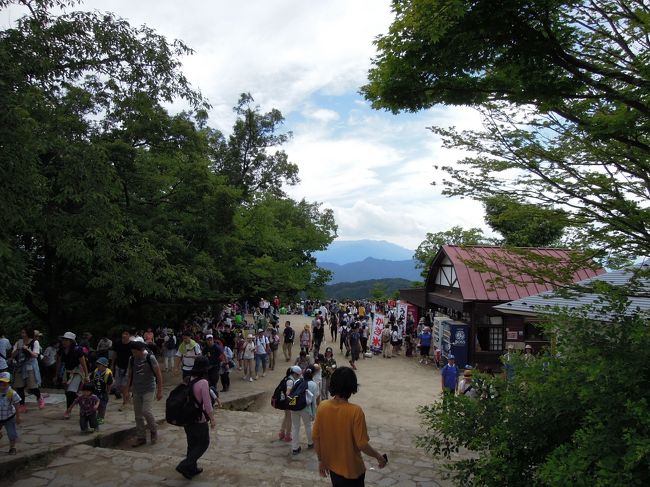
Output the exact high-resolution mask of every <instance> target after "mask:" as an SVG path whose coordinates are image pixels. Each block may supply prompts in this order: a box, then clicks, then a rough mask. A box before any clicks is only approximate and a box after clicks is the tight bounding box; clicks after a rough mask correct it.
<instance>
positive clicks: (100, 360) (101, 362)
mask: <svg viewBox="0 0 650 487" xmlns="http://www.w3.org/2000/svg"><path fill="white" fill-rule="evenodd" d="M97 363H98V364H99V365H103V366H104V367H108V359H107V358H106V357H99V358H98V359H97Z"/></svg>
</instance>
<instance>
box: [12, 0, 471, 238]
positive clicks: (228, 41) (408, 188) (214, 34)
mask: <svg viewBox="0 0 650 487" xmlns="http://www.w3.org/2000/svg"><path fill="white" fill-rule="evenodd" d="M390 5H391V1H390V0H355V1H349V0H328V1H326V2H304V1H299V0H274V1H268V0H247V1H243V2H230V1H226V0H217V1H212V2H206V1H198V0H186V1H185V2H178V1H172V0H156V1H154V0H138V1H137V2H134V1H132V0H111V1H110V2H106V1H105V0H90V1H86V2H85V3H83V4H82V5H81V6H80V7H77V8H85V9H89V10H93V9H96V10H100V11H104V10H110V11H113V12H116V13H117V14H118V15H120V16H122V17H124V18H125V19H127V20H129V21H130V22H131V24H132V25H141V24H147V25H148V26H150V27H152V28H153V29H154V30H156V31H157V32H159V33H161V34H163V35H165V36H167V37H168V38H170V39H173V38H178V39H182V40H183V41H185V42H186V43H187V44H188V45H189V46H190V47H191V48H193V49H194V50H195V55H193V56H190V57H187V58H185V59H184V60H183V62H184V72H185V74H186V76H187V77H188V79H189V80H190V81H191V83H192V84H193V85H194V86H195V87H196V88H198V89H200V90H201V91H202V93H203V94H204V95H206V96H207V98H208V99H209V101H210V102H211V104H212V106H213V109H212V110H211V113H210V124H211V125H213V126H215V127H216V128H219V129H221V130H222V131H224V132H226V133H228V132H229V130H230V127H231V125H232V122H233V120H234V114H233V112H232V107H233V106H234V105H235V103H236V102H237V100H238V98H239V94H240V93H241V92H251V94H252V95H253V96H254V97H255V100H256V102H257V103H258V104H259V105H260V106H261V108H262V109H263V110H265V111H266V110H269V109H271V108H278V109H280V110H281V111H282V112H283V114H284V115H285V117H287V118H291V120H294V119H295V120H299V122H298V123H294V124H293V125H292V126H289V125H288V124H287V125H285V127H284V128H285V129H286V130H291V131H293V132H294V139H293V140H292V141H291V142H290V143H289V144H288V145H287V147H286V151H287V153H288V154H289V157H290V160H291V161H293V162H296V163H297V164H298V165H299V167H300V178H301V181H302V182H301V183H300V184H299V185H298V186H296V187H291V188H287V191H288V193H289V194H290V195H291V196H292V197H295V198H303V197H304V198H306V199H307V200H310V201H321V202H324V204H325V205H326V206H327V207H330V208H332V209H333V210H334V213H335V216H336V219H337V222H338V224H339V234H340V236H341V237H342V238H345V239H356V238H372V239H383V240H388V241H391V242H395V243H398V244H401V245H404V246H406V247H409V248H413V249H414V248H415V247H416V246H417V245H418V244H419V243H420V242H421V241H422V240H423V239H424V236H425V235H426V233H427V232H436V231H441V230H446V229H448V228H450V227H451V226H453V225H462V226H466V227H469V226H482V216H483V210H482V208H481V206H480V205H479V204H477V203H476V202H473V201H469V200H460V199H448V198H445V197H443V196H441V194H440V192H441V188H440V187H439V186H432V185H431V182H432V181H434V180H436V181H440V180H441V179H442V175H441V174H440V173H439V172H436V171H435V170H434V168H433V166H434V165H451V164H453V163H454V161H456V160H457V159H459V158H461V157H462V154H461V153H460V152H459V151H450V150H444V149H443V148H442V147H441V143H440V141H439V140H438V139H437V138H436V137H435V136H434V135H433V134H432V133H431V132H430V131H428V130H427V129H426V127H428V126H431V125H434V124H439V125H443V126H452V125H453V126H457V127H458V128H472V129H475V128H478V127H480V119H479V117H478V115H477V114H476V113H475V112H474V111H472V110H470V109H465V108H458V107H436V108H434V109H431V110H427V111H425V112H422V113H418V114H402V115H397V116H390V115H387V114H386V113H383V112H376V111H372V110H370V109H369V104H368V102H366V101H364V100H363V99H361V97H359V96H358V95H356V93H357V91H358V89H359V87H360V86H361V85H363V84H364V83H365V82H366V73H367V71H368V68H369V67H370V59H371V58H372V57H373V55H374V53H375V47H374V45H373V44H372V41H373V39H374V38H375V37H376V36H377V35H378V34H380V33H383V32H386V31H387V29H388V26H389V25H390V22H391V21H392V14H391V12H390ZM15 18H16V15H13V16H11V15H9V14H7V13H6V12H3V17H2V18H1V19H0V21H2V22H3V24H4V25H7V24H8V23H9V22H10V21H11V20H15ZM337 97H338V98H337ZM339 99H340V100H342V101H341V102H340V103H333V104H331V105H330V104H329V103H330V102H331V101H332V100H334V101H336V100H339Z"/></svg>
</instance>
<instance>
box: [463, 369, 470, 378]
mask: <svg viewBox="0 0 650 487" xmlns="http://www.w3.org/2000/svg"><path fill="white" fill-rule="evenodd" d="M471 376H472V371H471V370H466V371H465V372H463V377H471Z"/></svg>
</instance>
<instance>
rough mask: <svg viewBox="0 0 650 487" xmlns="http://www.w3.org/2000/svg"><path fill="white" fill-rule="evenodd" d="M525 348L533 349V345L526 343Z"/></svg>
mask: <svg viewBox="0 0 650 487" xmlns="http://www.w3.org/2000/svg"><path fill="white" fill-rule="evenodd" d="M524 348H527V349H529V350H532V349H533V346H532V345H530V344H528V345H526V346H525V347H524Z"/></svg>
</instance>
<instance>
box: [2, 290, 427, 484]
mask: <svg viewBox="0 0 650 487" xmlns="http://www.w3.org/2000/svg"><path fill="white" fill-rule="evenodd" d="M289 308H290V309H292V310H295V311H299V312H300V313H308V314H309V316H310V324H307V325H305V326H301V327H300V329H296V330H294V328H293V326H292V324H291V320H290V319H289V320H286V321H284V322H283V323H280V314H281V313H280V312H281V311H282V307H281V304H280V303H279V299H278V298H277V297H275V298H274V299H273V300H270V301H269V300H266V299H263V300H261V301H260V302H259V305H258V306H256V307H250V306H248V305H247V304H245V305H244V306H242V305H239V304H233V305H228V306H225V307H224V308H223V310H222V311H221V312H220V313H219V314H218V316H213V315H211V314H210V313H205V314H201V315H196V316H193V317H191V318H190V319H188V320H186V321H184V322H182V323H180V324H179V325H178V326H175V327H158V328H147V329H143V330H137V329H131V328H124V329H123V330H122V331H121V333H120V335H119V336H114V337H108V336H103V337H100V338H99V339H98V340H95V339H94V337H93V336H92V335H91V334H90V333H88V332H84V333H82V334H81V335H80V336H78V335H77V334H76V333H75V332H73V331H67V332H65V333H64V334H62V335H61V336H59V337H57V338H56V339H54V340H49V342H48V345H47V347H45V348H42V347H41V344H40V342H39V340H40V339H42V336H41V334H40V333H39V332H38V331H37V330H31V329H28V328H26V329H23V330H21V332H20V337H19V338H18V339H17V340H16V341H15V343H13V344H12V343H11V342H10V340H9V339H8V338H7V337H5V336H4V335H2V337H1V338H0V426H2V427H4V429H5V431H6V432H7V436H8V439H9V442H10V450H9V453H10V454H15V453H16V439H17V437H18V432H17V425H18V424H19V423H20V421H21V416H22V415H24V414H25V413H27V405H26V403H25V397H26V395H27V394H32V395H33V396H34V397H35V398H36V404H37V407H38V408H41V409H42V408H44V407H45V400H44V395H43V394H42V393H41V387H42V386H47V387H48V388H51V387H59V388H62V389H63V390H64V393H65V397H66V408H65V411H64V412H63V417H64V419H69V418H70V417H71V415H72V413H73V411H74V410H75V408H77V409H78V413H79V428H80V430H81V431H82V432H86V433H92V432H97V431H99V430H100V428H102V424H104V423H105V422H106V421H108V420H109V417H110V414H108V415H107V412H109V411H110V407H109V398H111V397H112V396H114V397H115V400H116V402H117V404H116V405H115V406H114V407H117V408H118V409H119V410H120V411H124V410H125V409H131V408H132V409H133V415H134V419H135V425H136V436H135V438H134V439H133V442H132V443H131V445H132V446H133V447H138V446H140V445H144V444H146V443H151V444H154V443H156V441H157V436H158V433H157V431H158V427H157V424H156V421H155V418H154V415H153V404H154V401H156V400H161V399H162V398H163V380H164V379H163V377H164V374H166V373H174V372H178V373H179V374H180V375H181V377H182V378H183V380H185V381H186V382H188V383H189V382H190V381H191V384H192V393H193V394H194V395H195V397H196V399H197V403H199V404H202V405H203V407H204V409H205V410H204V411H203V414H202V416H201V419H200V420H197V421H196V423H197V424H193V425H191V426H186V427H185V432H186V436H187V442H188V450H187V458H186V459H185V460H183V462H181V463H180V464H179V465H178V467H177V470H178V472H179V473H180V474H182V475H183V476H185V477H186V478H192V477H194V476H195V475H198V474H199V473H200V468H199V467H198V465H197V460H198V459H199V458H200V457H201V455H202V454H203V453H204V452H205V450H206V449H207V447H208V445H209V430H208V424H209V423H210V426H211V427H214V415H213V408H215V407H219V406H220V405H221V402H220V397H219V395H220V392H224V391H228V389H229V387H230V384H231V375H233V374H236V376H237V377H239V378H240V379H241V380H243V381H245V382H247V383H251V382H254V381H260V380H264V378H265V377H266V375H267V371H268V370H274V369H275V368H276V367H278V365H279V364H278V361H279V360H280V361H281V360H282V358H284V362H285V367H287V369H286V374H285V375H286V376H285V379H284V388H285V390H284V393H285V394H287V395H291V394H292V392H295V388H296V387H303V388H304V393H305V395H306V396H307V397H309V400H308V401H306V405H305V407H304V408H303V409H301V410H296V411H293V410H292V411H289V410H286V411H285V412H284V416H283V418H282V422H281V425H280V429H279V433H278V436H279V439H280V440H283V441H285V442H287V443H290V444H291V452H292V454H294V455H297V454H299V453H300V452H301V450H302V446H301V444H300V441H299V439H300V430H301V429H302V428H304V430H305V436H306V439H307V445H306V446H307V448H308V449H311V448H314V449H315V451H316V453H317V454H318V455H319V458H321V471H322V472H323V471H324V470H327V471H328V472H330V475H331V477H332V479H333V481H334V479H352V478H354V479H359V478H360V479H361V482H362V481H363V478H362V469H361V467H360V465H361V466H362V465H363V463H362V462H361V463H359V462H360V458H361V457H360V453H359V452H360V451H363V452H365V453H367V454H369V455H371V456H373V457H375V458H377V460H378V462H379V465H380V466H383V465H385V460H384V458H383V457H382V456H380V455H379V454H377V452H376V451H374V450H373V449H372V447H370V446H369V445H368V439H367V432H366V431H365V420H364V422H363V427H361V426H360V425H361V423H359V414H361V416H362V413H359V410H358V409H357V408H358V406H355V407H350V408H348V406H346V404H348V403H347V400H348V399H349V397H350V395H351V394H352V393H354V392H356V385H354V384H356V375H354V370H356V369H357V366H358V363H359V361H360V360H363V359H364V358H366V357H368V356H370V354H371V353H373V352H374V353H375V354H377V353H382V352H383V356H384V357H386V358H390V357H392V356H394V355H400V354H402V347H403V346H404V342H405V341H406V342H407V346H406V352H405V355H407V356H412V355H413V347H412V346H410V345H409V343H410V342H411V340H414V341H415V340H419V342H420V344H421V347H420V348H421V350H422V356H423V358H424V357H426V358H427V359H428V355H429V351H428V349H427V348H426V347H427V346H430V342H429V345H427V333H430V332H429V331H428V330H427V328H426V327H425V326H424V322H423V321H422V323H419V324H418V325H415V324H414V323H413V320H412V317H410V316H409V319H407V322H406V323H405V322H404V321H403V320H398V319H397V318H396V316H395V313H394V312H393V310H392V308H391V307H390V306H389V305H385V304H380V303H370V302H348V303H337V302H319V301H303V302H301V303H299V304H296V305H290V306H289ZM246 310H248V311H249V312H251V315H252V319H251V315H248V316H247V315H245V314H244V311H246ZM376 313H381V314H386V316H387V317H388V318H387V324H386V327H387V328H386V330H388V331H389V333H387V334H386V337H387V343H389V345H390V347H388V348H386V347H384V346H383V345H384V344H383V343H382V347H379V349H377V348H374V349H372V350H371V347H370V344H369V339H370V333H371V330H372V322H373V320H374V316H375V314H376ZM288 318H291V316H288ZM301 321H302V320H301ZM327 330H328V331H329V337H328V338H326V335H327V333H326V331H327ZM383 336H384V335H383V334H382V342H383ZM325 344H327V346H325ZM337 347H338V349H339V353H340V355H341V356H342V358H340V359H339V360H340V361H341V362H343V363H344V364H345V366H340V365H339V366H338V367H337V359H336V356H335V350H336V348H337ZM280 350H281V352H280ZM348 365H349V367H348ZM337 377H340V382H339V383H337ZM301 384H302V386H301ZM327 399H329V400H330V402H331V404H329V405H328V406H327V408H326V409H325V410H323V411H324V412H323V414H322V417H323V418H324V417H326V416H328V415H331V414H335V413H334V411H337V410H340V411H348V412H346V413H340V414H342V416H341V417H345V418H347V419H346V421H348V420H349V421H352V422H353V423H354V425H355V426H354V435H355V438H356V440H355V442H354V445H355V446H354V447H350V448H352V449H353V450H355V449H356V450H355V453H350V452H348V453H350V455H351V456H350V457H349V458H348V457H346V459H343V458H340V457H339V456H337V454H336V453H335V452H333V451H331V449H332V444H333V443H332V441H333V440H332V439H331V438H330V436H329V435H330V433H331V431H330V428H325V427H323V424H326V423H323V421H326V420H319V419H318V415H317V410H318V407H319V405H320V404H321V402H322V401H325V400H327ZM334 405H337V406H336V407H334ZM348 405H349V404H348ZM349 406H352V405H349ZM336 414H338V413H336ZM355 418H356V419H355ZM312 425H313V429H312ZM147 430H148V432H149V437H147ZM335 430H336V429H335ZM333 431H334V430H333ZM337 431H338V430H337ZM337 434H342V431H339V432H338V433H337ZM335 485H338V484H335ZM350 485H353V484H350ZM359 485H362V483H361V484H359Z"/></svg>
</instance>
